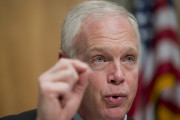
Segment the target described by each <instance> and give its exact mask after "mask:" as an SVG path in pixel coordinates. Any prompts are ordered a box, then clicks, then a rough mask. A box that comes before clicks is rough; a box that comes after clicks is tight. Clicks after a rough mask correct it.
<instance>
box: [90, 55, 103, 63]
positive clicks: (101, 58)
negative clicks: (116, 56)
mask: <svg viewBox="0 0 180 120" xmlns="http://www.w3.org/2000/svg"><path fill="white" fill-rule="evenodd" d="M92 61H93V62H95V63H97V62H105V59H104V57H103V56H96V57H94V58H93V60H92Z"/></svg>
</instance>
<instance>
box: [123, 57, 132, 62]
mask: <svg viewBox="0 0 180 120" xmlns="http://www.w3.org/2000/svg"><path fill="white" fill-rule="evenodd" d="M125 61H126V62H133V61H134V57H133V56H127V57H126V58H125Z"/></svg>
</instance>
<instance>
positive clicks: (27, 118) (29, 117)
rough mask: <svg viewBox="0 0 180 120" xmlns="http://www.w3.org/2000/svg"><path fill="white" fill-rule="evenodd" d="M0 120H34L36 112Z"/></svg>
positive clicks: (130, 119)
mask: <svg viewBox="0 0 180 120" xmlns="http://www.w3.org/2000/svg"><path fill="white" fill-rule="evenodd" d="M0 120H36V110H31V111H27V112H23V113H20V114H17V115H9V116H6V117H3V118H0ZM127 120H133V119H132V118H129V117H128V119H127Z"/></svg>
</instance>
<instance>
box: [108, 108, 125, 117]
mask: <svg viewBox="0 0 180 120" xmlns="http://www.w3.org/2000/svg"><path fill="white" fill-rule="evenodd" d="M125 115H126V110H124V109H122V108H119V107H117V108H108V109H107V110H106V111H105V117H106V118H109V119H113V120H123V119H124V116H125Z"/></svg>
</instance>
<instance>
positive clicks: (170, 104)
mask: <svg viewBox="0 0 180 120" xmlns="http://www.w3.org/2000/svg"><path fill="white" fill-rule="evenodd" d="M172 99H173V98H172ZM159 104H162V105H164V106H166V107H167V108H168V109H169V110H171V111H172V112H173V113H176V114H180V107H179V106H177V105H176V104H175V103H173V102H171V101H167V100H164V99H162V98H161V99H160V100H159Z"/></svg>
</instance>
